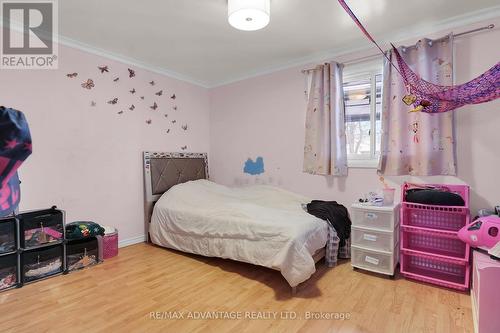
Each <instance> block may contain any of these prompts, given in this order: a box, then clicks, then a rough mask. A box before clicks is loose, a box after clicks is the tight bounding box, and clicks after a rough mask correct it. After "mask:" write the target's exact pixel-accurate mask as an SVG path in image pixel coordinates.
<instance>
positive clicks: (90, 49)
mask: <svg viewBox="0 0 500 333" xmlns="http://www.w3.org/2000/svg"><path fill="white" fill-rule="evenodd" d="M59 44H61V45H64V46H68V47H71V48H74V49H78V50H81V51H84V52H87V53H91V54H94V55H97V56H100V57H104V58H108V59H111V60H115V61H118V62H121V63H123V64H126V65H129V66H130V67H136V68H141V69H144V70H147V71H150V72H153V73H156V74H161V75H165V76H168V77H170V78H173V79H177V80H180V81H184V82H188V83H191V84H194V85H196V86H200V87H203V88H210V85H209V83H208V82H205V81H201V80H198V79H196V78H194V77H190V76H187V75H184V74H181V73H178V72H175V71H172V70H169V69H167V68H163V67H159V66H155V65H151V64H148V63H145V62H143V61H140V60H137V59H135V58H131V57H127V56H124V55H121V54H118V53H114V52H110V51H106V50H104V49H101V48H98V47H94V46H92V45H89V44H86V43H82V42H80V41H77V40H75V39H72V38H68V37H66V36H62V35H59Z"/></svg>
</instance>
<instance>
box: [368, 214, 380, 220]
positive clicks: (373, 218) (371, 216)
mask: <svg viewBox="0 0 500 333" xmlns="http://www.w3.org/2000/svg"><path fill="white" fill-rule="evenodd" d="M366 218H367V219H369V220H376V219H377V218H378V216H377V214H375V213H366Z"/></svg>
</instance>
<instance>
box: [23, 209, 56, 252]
mask: <svg viewBox="0 0 500 333" xmlns="http://www.w3.org/2000/svg"><path fill="white" fill-rule="evenodd" d="M17 218H18V219H19V227H20V229H21V230H20V231H21V235H20V238H21V248H23V249H30V248H34V247H38V246H42V245H45V244H50V243H58V242H62V241H63V240H64V216H63V212H62V211H60V210H57V209H53V208H52V209H46V210H38V211H33V212H28V213H22V214H19V215H18V216H17Z"/></svg>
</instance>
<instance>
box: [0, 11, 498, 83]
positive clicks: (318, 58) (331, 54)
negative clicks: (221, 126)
mask: <svg viewBox="0 0 500 333" xmlns="http://www.w3.org/2000/svg"><path fill="white" fill-rule="evenodd" d="M498 17H500V5H498V6H494V7H490V8H486V9H481V10H478V11H474V12H470V13H467V14H464V15H459V16H455V17H451V18H449V19H446V20H443V21H441V22H439V23H437V24H435V25H433V26H432V27H425V28H421V27H415V26H414V27H411V26H410V27H406V28H405V29H404V30H403V29H401V30H400V31H398V32H396V33H391V34H386V35H384V36H382V37H380V38H378V40H379V42H380V44H381V45H382V46H383V47H385V46H387V45H389V42H391V41H392V42H394V43H398V42H401V41H404V40H409V39H419V38H421V37H422V36H425V35H429V34H432V33H436V32H439V31H443V30H451V29H459V28H463V27H464V26H467V25H470V24H474V23H477V22H480V21H485V20H489V19H494V18H498ZM353 24H354V23H353ZM0 25H1V26H3V22H2V21H1V20H0ZM408 31H411V32H410V33H408ZM455 32H456V33H458V32H459V31H455ZM360 34H361V33H360ZM59 44H60V45H64V46H67V47H71V48H74V49H78V50H81V51H84V52H87V53H90V54H94V55H97V56H101V57H104V58H108V59H111V60H115V61H118V62H121V63H123V64H126V65H129V66H131V67H137V68H141V69H144V70H147V71H150V72H153V73H157V74H160V75H165V76H168V77H170V78H173V79H177V80H181V81H184V82H188V83H190V84H193V85H196V86H200V87H203V88H207V89H210V88H216V87H220V86H224V85H228V84H231V83H235V82H238V81H243V80H246V79H250V78H254V77H257V76H261V75H266V74H271V73H274V72H277V71H281V70H285V69H290V68H293V67H298V66H304V65H308V64H311V63H315V62H324V61H327V60H331V59H334V58H337V57H340V56H346V55H349V54H352V53H356V52H361V51H367V50H370V48H371V47H370V46H369V45H367V42H366V40H364V39H362V38H361V35H360V38H359V40H358V41H356V42H355V43H351V44H348V45H346V46H344V47H341V48H335V49H333V50H330V51H326V52H321V53H316V54H313V55H309V56H306V57H301V58H297V59H294V60H292V61H288V62H286V63H283V64H281V65H279V66H270V67H267V68H264V69H261V70H257V71H254V72H250V73H248V74H246V75H240V76H235V77H234V78H231V79H229V80H224V81H220V82H207V81H203V80H199V79H196V78H194V77H191V76H188V75H184V74H182V73H178V72H176V71H172V70H169V69H167V68H164V67H160V66H155V65H151V64H148V63H145V62H143V61H140V60H138V59H135V58H131V57H127V56H124V55H121V54H117V53H114V52H110V51H107V50H104V49H101V48H98V47H94V46H92V45H89V44H86V43H83V42H80V41H77V40H75V39H72V38H68V37H66V36H62V35H59Z"/></svg>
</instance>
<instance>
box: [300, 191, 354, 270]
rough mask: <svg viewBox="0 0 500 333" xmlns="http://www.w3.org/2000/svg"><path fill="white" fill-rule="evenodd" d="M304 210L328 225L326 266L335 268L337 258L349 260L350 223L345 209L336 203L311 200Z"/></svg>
mask: <svg viewBox="0 0 500 333" xmlns="http://www.w3.org/2000/svg"><path fill="white" fill-rule="evenodd" d="M305 210H306V211H307V212H308V213H309V214H311V215H314V216H316V217H318V218H320V219H322V220H325V221H326V222H327V223H328V241H327V244H326V255H325V261H326V263H327V264H328V266H329V267H333V266H335V265H336V263H337V258H342V259H348V258H350V257H351V243H350V238H351V224H352V223H351V219H350V217H349V212H348V210H347V208H346V207H345V206H343V205H341V204H339V203H337V202H336V201H322V200H313V201H311V202H310V203H308V204H307V205H305Z"/></svg>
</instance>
